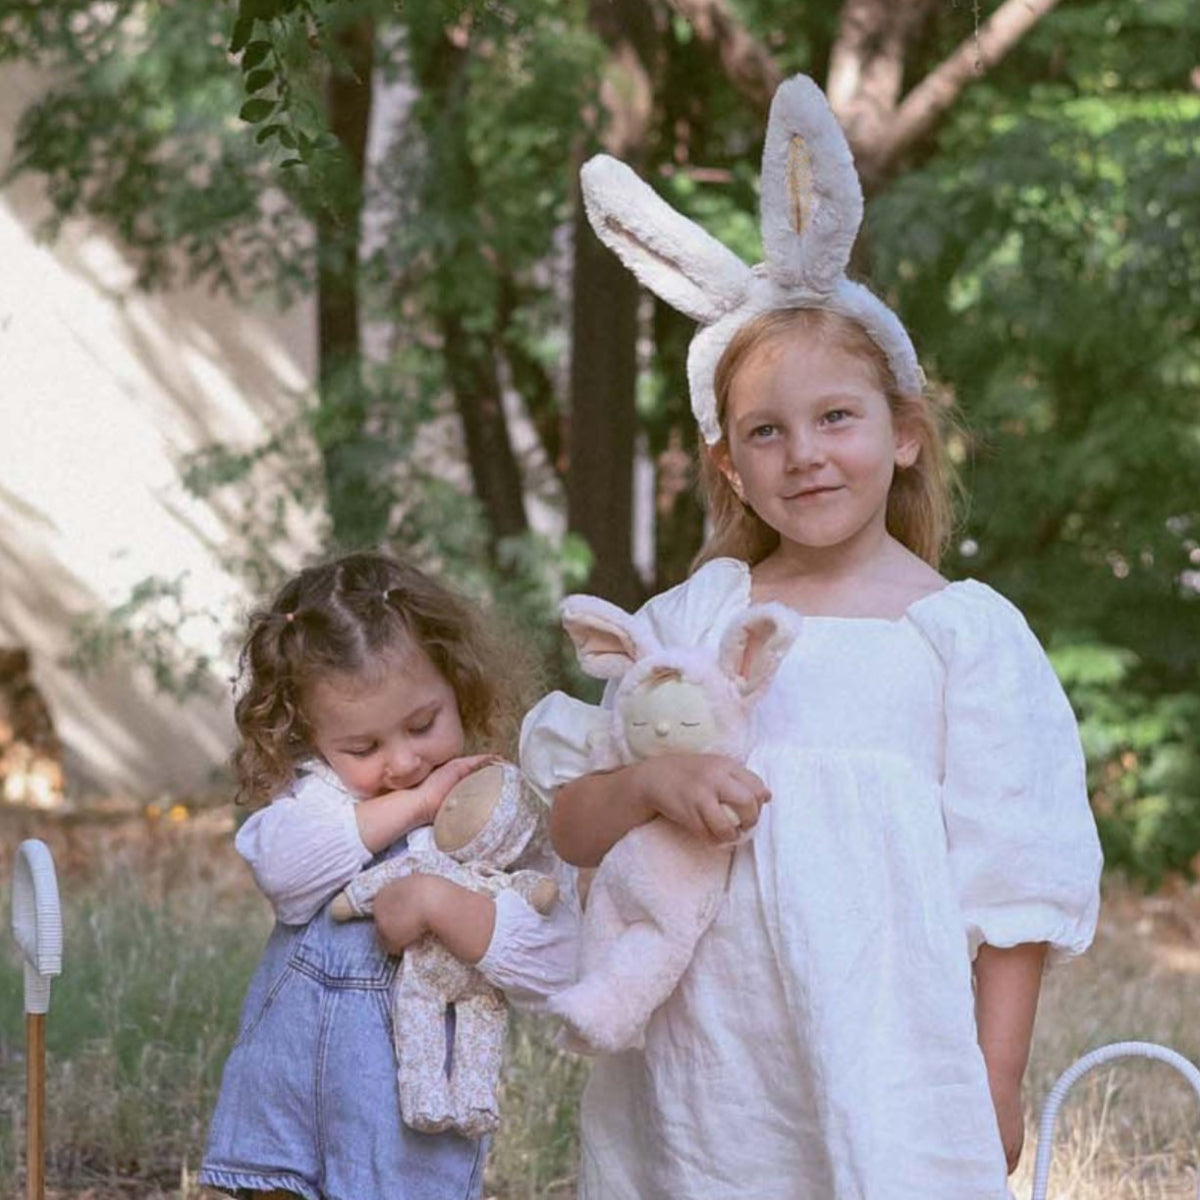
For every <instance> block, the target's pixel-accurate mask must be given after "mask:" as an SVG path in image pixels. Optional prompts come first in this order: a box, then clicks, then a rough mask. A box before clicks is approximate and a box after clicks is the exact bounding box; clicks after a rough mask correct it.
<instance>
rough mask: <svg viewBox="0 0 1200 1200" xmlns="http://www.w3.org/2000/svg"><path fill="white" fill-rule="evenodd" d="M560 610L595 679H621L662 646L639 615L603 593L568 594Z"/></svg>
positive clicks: (582, 663) (578, 652)
mask: <svg viewBox="0 0 1200 1200" xmlns="http://www.w3.org/2000/svg"><path fill="white" fill-rule="evenodd" d="M558 611H559V616H560V617H561V618H562V623H563V628H564V629H565V630H566V631H567V633H568V634H569V635H570V638H571V641H572V642H574V644H575V653H576V655H577V656H578V658H579V665H580V666H581V667H582V668H583V669H584V670H585V671H586V672H587V673H588V674H589V675H591V676H592V677H593V678H594V679H620V678H621V676H622V675H624V674H625V672H626V671H628V670H629V668H630V667H632V666H633V664H634V663H636V662H637V661H638V660H639V659H642V658H645V657H646V655H648V654H653V653H655V652H656V651H657V650H660V649H661V648H662V647H661V646H660V645H659V644H658V642H657V641H656V640H655V638H654V636H653V635H652V634H651V633H650V631H649V630H648V629H646V627H645V625H644V624H643V623H642V622H641V621H639V620H638V619H637V617H631V616H630V615H629V613H627V612H626V611H625V610H624V609H623V608H618V607H617V606H616V605H615V604H610V603H609V602H608V601H607V600H601V599H600V597H599V596H582V595H581V596H568V597H567V598H566V599H565V600H563V602H562V604H560V605H559V609H558Z"/></svg>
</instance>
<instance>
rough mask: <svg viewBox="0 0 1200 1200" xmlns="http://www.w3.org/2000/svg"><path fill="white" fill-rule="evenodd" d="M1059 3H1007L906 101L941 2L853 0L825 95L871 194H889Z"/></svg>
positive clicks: (1008, 0)
mask: <svg viewBox="0 0 1200 1200" xmlns="http://www.w3.org/2000/svg"><path fill="white" fill-rule="evenodd" d="M1057 3H1058V0H1005V3H1003V4H1001V6H1000V7H999V8H998V9H997V10H996V11H995V12H994V13H993V14H992V15H991V17H989V18H988V20H987V21H985V22H984V24H983V25H982V26H980V27H979V28H978V29H976V30H973V31H972V33H971V35H970V36H969V37H967V38H965V39H964V40H963V42H962V43H961V44H960V45H959V46H958V48H957V49H956V50H954V52H953V53H952V54H951V55H950V56H949V57H948V58H947V59H946V60H945V61H944V62H942V63H940V64H939V65H938V66H936V67H935V68H934V69H933V70H931V71H930V72H929V73H928V74H927V75H926V76H925V77H924V78H923V79H922V80H921V81H920V82H919V83H917V84H916V86H914V87H913V88H911V89H910V91H909V92H908V93H907V95H905V96H904V97H903V98H901V94H900V93H901V88H902V86H903V82H904V78H905V68H906V57H907V54H908V51H909V49H910V47H911V46H912V44H913V42H914V40H915V38H916V36H917V34H918V32H919V31H920V29H921V26H922V25H923V24H924V23H925V22H926V21H927V20H928V19H929V17H930V16H931V15H932V14H933V12H934V9H935V8H936V0H846V3H845V4H844V6H843V8H842V15H841V21H840V24H839V29H838V37H837V41H836V42H835V44H834V48H833V52H832V54H831V55H830V61H829V77H828V79H827V81H826V86H825V93H826V95H827V96H828V97H829V104H830V107H831V108H832V109H833V111H834V113H835V114H836V116H837V118H838V121H839V122H840V123H841V125H842V128H843V129H844V130H845V131H846V137H847V140H848V141H849V142H850V147H851V149H852V150H853V151H854V161H855V164H856V166H857V167H858V173H859V177H860V178H861V179H862V184H863V191H864V192H865V193H866V194H867V196H868V197H869V196H871V195H873V194H875V193H876V192H878V191H881V190H882V189H883V187H885V186H886V184H887V182H888V181H889V180H890V179H891V178H892V177H893V176H894V175H895V174H896V172H897V171H898V170H899V169H900V165H901V159H902V158H903V156H904V154H905V153H906V152H908V151H910V150H911V149H912V148H913V147H914V146H915V145H916V144H917V143H918V142H919V141H920V140H921V139H922V138H923V137H925V136H927V135H928V134H930V133H931V132H932V131H933V130H934V129H935V128H936V127H937V125H938V123H939V122H940V121H941V120H942V119H943V118H944V117H945V115H946V113H947V112H949V110H950V109H951V108H952V107H953V105H954V102H955V101H956V100H957V99H958V97H959V96H960V95H961V94H962V92H963V90H964V89H965V88H966V87H967V86H968V85H969V84H970V83H971V82H972V80H973V79H978V78H982V77H983V75H984V74H986V72H987V71H988V69H989V68H990V67H993V66H995V64H996V63H998V62H999V61H1000V60H1001V59H1002V58H1003V57H1004V56H1005V55H1006V54H1007V53H1008V52H1009V51H1010V50H1011V49H1012V48H1013V46H1015V45H1016V44H1017V42H1018V41H1020V39H1021V38H1022V37H1023V36H1024V35H1025V34H1026V33H1027V32H1028V31H1029V30H1030V29H1031V28H1032V27H1033V26H1034V25H1036V24H1037V22H1038V21H1040V20H1041V19H1042V17H1044V16H1045V15H1046V14H1047V13H1048V12H1050V10H1051V9H1053V8H1054V6H1055V5H1056V4H1057Z"/></svg>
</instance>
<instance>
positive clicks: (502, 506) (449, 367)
mask: <svg viewBox="0 0 1200 1200" xmlns="http://www.w3.org/2000/svg"><path fill="white" fill-rule="evenodd" d="M469 60H470V40H469V30H468V29H465V28H456V29H454V30H453V31H450V30H447V31H445V32H444V33H443V36H442V39H441V41H440V42H439V43H438V46H437V50H436V53H435V54H434V55H433V56H432V57H431V59H430V61H429V64H428V67H427V69H426V70H425V72H424V73H423V76H422V78H421V80H420V83H421V87H422V89H423V90H424V91H425V92H426V94H427V95H428V96H432V97H436V111H437V112H438V113H439V115H440V118H441V119H440V120H439V121H438V123H437V126H436V128H435V130H434V131H432V132H431V134H430V138H431V140H432V139H434V138H436V139H437V143H438V144H437V147H436V153H437V155H438V157H439V159H440V161H441V176H440V178H441V182H442V183H443V185H444V186H443V194H442V195H441V196H437V197H434V198H433V199H432V201H431V203H435V204H436V203H441V204H445V205H453V206H454V207H456V208H458V209H460V210H465V211H468V212H472V213H474V214H476V215H478V213H479V211H480V210H481V208H482V197H481V195H480V187H479V177H478V173H477V172H476V169H475V164H474V163H473V162H472V160H471V153H470V149H469V148H468V146H467V143H466V120H465V113H466V108H467V105H468V104H469V103H470V97H469V94H468V80H467V66H468V65H469ZM475 224H476V226H477V227H478V225H479V222H478V221H476V222H475ZM481 250H482V247H481V245H480V242H479V238H478V237H470V238H468V237H465V236H464V237H460V238H459V239H458V241H457V242H456V243H455V245H454V246H453V247H451V248H450V251H449V254H448V256H447V258H446V259H445V261H443V262H442V263H440V264H439V268H438V275H437V280H438V284H437V297H436V299H435V301H434V305H435V317H436V321H437V327H438V331H439V332H440V334H441V337H442V353H443V357H444V360H445V369H446V380H447V383H448V385H449V387H450V390H451V393H452V394H453V396H454V403H455V407H456V408H457V410H458V415H459V419H460V420H461V421H462V427H463V437H464V440H465V442H466V448H467V461H468V465H469V466H470V470H471V481H472V485H473V487H474V491H475V496H476V498H477V499H478V500H479V504H480V507H481V508H482V510H483V515H484V519H485V520H486V522H487V526H488V535H489V542H490V545H491V550H492V554H493V557H495V551H496V546H497V543H498V542H499V541H500V540H501V539H503V538H508V537H515V536H518V535H520V534H522V533H524V532H525V531H526V530H527V529H528V528H529V522H528V518H527V516H526V512H525V494H524V485H523V483H522V479H521V471H520V467H519V465H518V463H517V459H516V455H515V453H514V452H513V447H512V441H511V439H510V437H509V431H508V422H507V420H506V419H505V415H504V401H503V392H502V385H501V382H500V374H499V370H498V367H497V357H496V356H497V347H496V342H497V340H498V338H499V334H498V333H497V332H496V331H495V330H494V329H478V328H474V327H473V325H472V323H471V322H469V321H468V319H467V318H468V317H469V315H470V314H469V312H468V311H467V310H466V308H465V307H464V305H463V303H462V297H463V296H470V295H473V294H477V293H478V292H479V291H484V290H486V289H488V288H489V287H494V286H497V281H496V279H495V272H494V268H493V267H492V266H491V265H490V264H489V263H488V261H487V259H486V258H485V257H484V255H483V253H481ZM464 279H471V280H473V281H474V282H473V287H472V288H466V287H464V286H463V285H462V281H463V280H464Z"/></svg>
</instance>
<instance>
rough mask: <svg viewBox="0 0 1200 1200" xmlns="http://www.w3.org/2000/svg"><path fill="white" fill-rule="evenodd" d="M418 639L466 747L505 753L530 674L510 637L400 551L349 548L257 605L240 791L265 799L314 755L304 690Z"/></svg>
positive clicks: (245, 654) (241, 725)
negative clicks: (448, 694) (496, 632)
mask: <svg viewBox="0 0 1200 1200" xmlns="http://www.w3.org/2000/svg"><path fill="white" fill-rule="evenodd" d="M412 647H416V648H417V649H419V650H421V651H422V652H424V654H425V655H426V656H427V657H428V658H429V660H430V662H431V663H432V664H433V665H434V666H435V667H436V668H437V670H438V671H439V672H440V673H441V674H442V675H443V676H444V678H445V679H446V681H447V682H448V683H449V684H450V687H451V688H452V690H453V692H454V695H455V697H456V699H457V701H458V707H459V714H460V716H461V718H462V724H463V731H464V733H465V735H466V741H467V745H468V748H469V749H471V750H475V751H485V750H491V751H496V752H498V753H505V752H508V751H510V750H511V742H512V740H513V736H514V734H515V731H516V727H517V722H518V719H519V715H520V712H521V710H522V707H523V704H524V701H525V699H526V695H525V692H526V691H527V690H528V685H529V684H531V683H532V671H531V669H530V666H529V663H530V661H531V660H530V659H529V657H528V656H527V655H524V654H522V653H521V649H520V644H519V642H518V641H516V640H515V639H511V638H506V639H505V640H504V642H503V643H502V642H501V641H500V639H499V638H498V637H495V636H493V635H492V634H491V633H490V632H489V631H487V630H486V629H485V628H484V626H483V624H482V622H481V621H480V619H479V614H478V613H477V611H476V610H475V607H474V606H473V605H471V604H469V603H468V602H467V601H465V600H464V599H463V598H462V597H460V596H458V595H457V594H456V593H454V592H453V591H451V590H450V589H449V588H447V587H446V586H445V585H443V584H441V583H439V582H438V581H437V580H435V579H433V578H431V577H430V576H429V575H427V574H425V573H424V572H423V571H420V570H418V569H417V568H416V567H414V566H412V565H411V564H409V563H406V562H403V561H401V560H400V559H397V558H392V557H391V556H389V555H386V554H381V553H368V552H362V553H356V554H347V555H344V556H343V557H340V558H336V559H333V560H332V561H329V562H325V563H321V564H319V565H317V566H312V567H306V568H305V569H304V570H302V571H301V572H300V573H299V574H298V575H296V576H294V577H293V578H292V579H291V580H289V581H288V582H287V583H286V584H285V585H284V586H283V587H282V588H281V589H280V591H279V592H278V594H277V595H276V596H275V598H274V599H273V600H272V601H271V603H270V604H269V605H268V606H267V607H266V608H264V609H261V610H259V611H258V612H255V613H254V614H252V616H251V618H250V624H249V630H248V632H247V635H246V640H245V642H244V644H243V646H242V650H241V654H240V656H239V658H238V679H239V683H240V684H242V685H243V690H242V693H241V695H240V696H239V698H238V700H237V702H236V703H235V705H234V720H235V722H236V723H237V728H238V733H239V735H240V738H241V741H240V744H239V746H238V748H237V750H236V751H235V753H234V758H233V762H234V769H235V771H236V774H237V779H238V797H237V798H238V800H239V802H241V801H249V802H250V803H255V804H257V803H263V802H265V801H267V800H269V799H271V798H272V797H273V796H274V795H275V794H277V793H278V792H279V791H280V790H281V789H282V788H283V787H284V786H285V785H286V784H287V783H288V782H289V781H290V780H291V778H292V775H293V772H294V770H295V767H296V764H297V763H298V762H299V761H301V760H302V759H304V758H308V757H311V756H312V755H313V754H315V753H316V747H315V745H314V741H313V731H312V729H311V727H310V726H309V724H308V721H307V720H306V717H305V713H304V699H305V695H306V693H307V691H308V689H310V688H311V686H312V684H313V683H314V682H316V681H317V680H319V679H322V678H325V677H327V676H329V675H331V674H350V675H355V674H359V673H364V674H366V675H367V676H368V677H370V676H371V675H376V676H381V675H383V674H384V673H386V672H387V671H389V670H396V669H397V662H398V661H399V660H400V658H401V656H402V655H403V653H404V652H405V651H407V650H409V649H410V648H412Z"/></svg>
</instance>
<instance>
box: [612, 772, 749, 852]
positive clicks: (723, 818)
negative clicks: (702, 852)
mask: <svg viewBox="0 0 1200 1200" xmlns="http://www.w3.org/2000/svg"><path fill="white" fill-rule="evenodd" d="M629 771H630V775H631V780H630V782H631V783H632V784H633V786H634V787H635V788H636V789H637V791H638V794H639V797H640V799H641V801H642V802H643V803H644V804H645V805H646V806H647V807H648V808H649V809H650V810H651V811H653V812H655V813H658V814H659V815H661V816H664V817H666V818H667V819H668V820H670V821H674V822H675V823H676V824H677V825H682V826H683V827H684V828H685V829H688V830H690V831H691V832H692V833H695V834H697V835H698V836H700V837H703V838H708V839H709V840H711V841H714V842H723V843H724V842H735V841H737V839H738V838H739V837H740V836H741V835H742V834H743V833H745V832H747V831H748V830H750V829H753V828H754V826H755V825H756V824H757V822H758V814H759V812H760V810H761V809H762V806H763V805H764V804H766V803H767V801H768V800H770V798H771V793H770V790H769V789H768V788H767V785H766V784H765V783H763V781H762V780H761V779H759V777H758V776H757V775H755V774H754V772H753V771H749V770H747V769H746V768H745V767H743V766H742V765H741V764H740V763H736V762H734V761H733V759H731V758H726V757H725V756H724V755H720V754H664V755H661V756H659V757H656V758H647V759H643V760H642V761H641V762H640V763H636V764H634V765H633V766H632V767H630V768H629Z"/></svg>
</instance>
